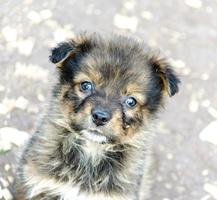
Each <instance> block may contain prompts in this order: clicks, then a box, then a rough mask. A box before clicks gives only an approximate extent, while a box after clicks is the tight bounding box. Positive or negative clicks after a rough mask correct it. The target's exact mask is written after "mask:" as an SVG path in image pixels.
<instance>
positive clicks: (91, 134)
mask: <svg viewBox="0 0 217 200" xmlns="http://www.w3.org/2000/svg"><path fill="white" fill-rule="evenodd" d="M80 133H81V134H82V136H84V137H85V138H86V139H88V140H90V141H93V142H97V143H102V144H104V143H107V142H108V141H109V138H108V137H106V136H104V135H102V133H100V132H99V131H97V130H82V131H81V132H80Z"/></svg>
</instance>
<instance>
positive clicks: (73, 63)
mask: <svg viewBox="0 0 217 200" xmlns="http://www.w3.org/2000/svg"><path fill="white" fill-rule="evenodd" d="M50 61H51V62H52V63H54V64H56V65H57V68H58V71H59V84H58V85H59V89H58V95H56V98H57V99H58V101H57V102H59V104H60V107H61V109H60V110H61V112H62V114H63V115H64V120H65V122H66V123H68V124H69V125H70V126H71V127H72V128H73V129H74V130H75V132H77V133H78V134H79V135H81V136H84V137H85V138H86V139H88V140H92V141H94V142H99V143H107V142H115V141H118V142H119V143H120V142H121V141H126V140H129V139H131V138H132V137H134V136H135V135H136V134H137V132H138V131H139V130H140V129H144V128H145V127H146V125H147V123H148V121H149V119H150V118H152V116H153V115H154V114H155V113H156V112H157V111H158V109H159V107H160V106H161V105H162V101H163V98H164V96H166V94H167V95H169V96H173V95H174V94H176V93H177V92H178V83H179V79H178V78H177V76H176V75H175V74H174V71H173V70H172V69H171V67H170V66H169V64H168V63H167V62H166V61H165V59H160V58H158V57H157V56H154V55H151V54H150V52H149V51H148V50H147V49H145V47H144V46H143V45H141V44H139V43H138V42H137V41H135V40H133V39H129V38H126V37H123V36H113V37H112V38H110V39H105V38H102V37H100V36H98V35H90V36H86V35H83V36H78V37H77V38H75V39H73V40H70V41H67V42H63V43H60V44H59V45H58V46H57V47H55V48H54V49H53V50H52V51H51V55H50Z"/></svg>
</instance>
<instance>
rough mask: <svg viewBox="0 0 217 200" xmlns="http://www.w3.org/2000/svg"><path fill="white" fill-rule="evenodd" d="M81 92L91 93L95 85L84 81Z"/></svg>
mask: <svg viewBox="0 0 217 200" xmlns="http://www.w3.org/2000/svg"><path fill="white" fill-rule="evenodd" d="M80 88H81V91H83V92H86V91H91V90H92V88H93V85H92V83H91V82H89V81H84V82H82V83H81V85H80Z"/></svg>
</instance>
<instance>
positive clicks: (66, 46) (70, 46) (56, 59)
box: [49, 41, 76, 67]
mask: <svg viewBox="0 0 217 200" xmlns="http://www.w3.org/2000/svg"><path fill="white" fill-rule="evenodd" d="M75 51H76V45H75V43H74V42H73V41H69V42H62V43H59V44H58V45H57V46H56V47H54V48H53V49H51V54H50V56H49V60H50V61H51V62H52V63H54V64H55V65H56V66H57V67H61V66H62V63H63V62H64V61H65V60H66V59H67V58H68V57H69V56H70V55H72V54H73V53H75Z"/></svg>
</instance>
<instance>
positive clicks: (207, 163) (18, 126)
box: [0, 0, 217, 200]
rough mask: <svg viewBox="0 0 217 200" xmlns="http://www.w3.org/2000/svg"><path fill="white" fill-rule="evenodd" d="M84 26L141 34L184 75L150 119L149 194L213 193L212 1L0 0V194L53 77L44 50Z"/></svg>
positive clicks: (198, 199) (216, 58) (176, 198)
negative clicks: (154, 168)
mask: <svg viewBox="0 0 217 200" xmlns="http://www.w3.org/2000/svg"><path fill="white" fill-rule="evenodd" d="M85 30H87V32H101V33H103V32H107V33H109V32H118V33H123V34H126V33H127V34H128V35H132V36H133V37H136V38H139V39H142V40H144V41H145V42H146V43H147V44H148V45H149V46H151V47H153V48H154V49H159V50H160V52H161V54H162V55H163V56H166V57H168V58H169V61H170V62H171V63H172V65H173V66H174V68H175V70H176V71H177V73H178V74H179V76H180V78H181V80H182V85H181V88H180V93H179V94H178V95H176V96H175V97H173V98H171V99H169V98H168V105H167V106H166V109H165V110H164V111H163V112H162V114H160V116H159V120H158V123H157V126H156V133H157V137H156V141H155V147H156V148H155V153H156V156H157V162H158V174H157V181H156V183H155V185H154V187H153V190H152V198H151V199H152V200H214V199H217V159H216V158H217V81H216V79H217V66H216V65H217V0H206V1H205V0H204V1H202V0H165V1H160V0H109V1H100V0H88V1H87V0H86V1H85V0H69V1H57V0H52V1H44V0H37V1H34V0H16V1H15V0H0V74H1V78H0V199H4V200H9V199H12V195H13V189H11V185H12V184H13V182H14V174H13V173H14V167H15V160H16V159H17V157H18V153H17V152H18V150H19V149H20V148H21V147H22V146H23V143H24V141H25V140H26V139H27V138H28V137H29V134H31V133H32V132H33V130H34V127H35V126H36V123H37V121H38V119H39V118H40V115H41V113H42V112H43V106H44V104H45V103H46V98H47V96H48V93H49V90H50V89H51V86H52V82H54V80H55V67H54V66H53V65H51V63H49V62H48V55H49V49H50V48H51V47H53V46H54V45H55V44H56V43H57V42H60V41H63V40H65V39H66V38H70V37H73V35H74V34H76V33H79V32H81V31H85Z"/></svg>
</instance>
